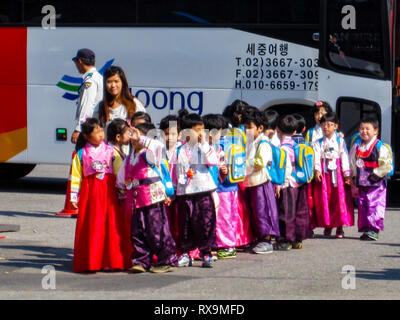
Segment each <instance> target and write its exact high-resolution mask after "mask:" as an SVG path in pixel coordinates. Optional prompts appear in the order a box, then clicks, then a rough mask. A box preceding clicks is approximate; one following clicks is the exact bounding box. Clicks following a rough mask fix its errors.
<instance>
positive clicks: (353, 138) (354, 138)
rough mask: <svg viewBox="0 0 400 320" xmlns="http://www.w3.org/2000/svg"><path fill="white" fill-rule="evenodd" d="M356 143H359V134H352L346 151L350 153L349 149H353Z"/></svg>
mask: <svg viewBox="0 0 400 320" xmlns="http://www.w3.org/2000/svg"><path fill="white" fill-rule="evenodd" d="M356 141H357V143H360V142H361V137H360V133H359V132H356V133H355V134H353V135H352V136H351V137H350V140H349V142H348V145H347V150H348V151H349V152H350V150H351V148H353V145H354V143H355V142H356Z"/></svg>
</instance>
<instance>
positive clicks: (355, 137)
mask: <svg viewBox="0 0 400 320" xmlns="http://www.w3.org/2000/svg"><path fill="white" fill-rule="evenodd" d="M361 142H362V139H361V137H360V134H359V133H355V134H354V135H353V136H352V137H351V139H350V150H351V148H352V147H353V145H354V144H355V143H356V144H361ZM383 145H385V146H386V148H388V149H389V151H390V154H391V155H392V170H391V171H390V172H389V173H388V174H387V176H388V177H391V176H393V175H394V156H393V149H392V146H391V145H390V144H387V143H383V142H382V141H381V140H378V142H377V144H376V147H377V148H378V151H379V150H380V149H381V147H382V146H383Z"/></svg>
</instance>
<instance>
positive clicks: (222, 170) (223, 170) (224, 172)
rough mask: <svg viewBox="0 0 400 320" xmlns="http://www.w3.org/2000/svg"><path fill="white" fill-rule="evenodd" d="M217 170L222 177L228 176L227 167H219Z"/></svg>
mask: <svg viewBox="0 0 400 320" xmlns="http://www.w3.org/2000/svg"><path fill="white" fill-rule="evenodd" d="M219 170H220V171H221V173H222V174H223V175H226V174H228V167H227V166H225V165H223V166H221V167H219Z"/></svg>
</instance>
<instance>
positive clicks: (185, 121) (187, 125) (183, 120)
mask: <svg viewBox="0 0 400 320" xmlns="http://www.w3.org/2000/svg"><path fill="white" fill-rule="evenodd" d="M202 124H204V123H203V120H202V118H201V116H199V115H198V114H197V113H189V112H188V111H187V110H186V109H181V110H179V112H178V125H179V127H180V129H181V130H185V129H191V128H193V127H194V126H197V125H202Z"/></svg>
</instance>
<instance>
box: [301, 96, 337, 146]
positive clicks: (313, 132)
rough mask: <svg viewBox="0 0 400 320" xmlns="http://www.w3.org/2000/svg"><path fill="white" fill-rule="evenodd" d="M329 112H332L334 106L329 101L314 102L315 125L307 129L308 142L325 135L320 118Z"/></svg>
mask: <svg viewBox="0 0 400 320" xmlns="http://www.w3.org/2000/svg"><path fill="white" fill-rule="evenodd" d="M328 112H332V107H331V106H330V104H329V103H328V102H326V101H317V102H316V103H315V104H314V107H313V114H314V120H315V126H314V127H312V128H310V129H309V130H308V131H307V134H306V137H305V140H306V142H308V143H310V144H312V143H314V142H315V141H318V140H319V139H321V138H322V137H323V136H324V134H323V131H322V128H321V123H320V120H321V118H322V116H323V115H325V114H327V113H328Z"/></svg>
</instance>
